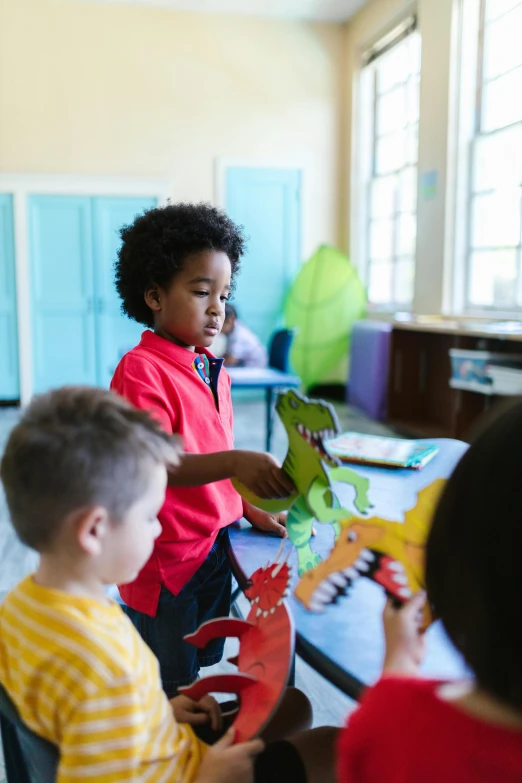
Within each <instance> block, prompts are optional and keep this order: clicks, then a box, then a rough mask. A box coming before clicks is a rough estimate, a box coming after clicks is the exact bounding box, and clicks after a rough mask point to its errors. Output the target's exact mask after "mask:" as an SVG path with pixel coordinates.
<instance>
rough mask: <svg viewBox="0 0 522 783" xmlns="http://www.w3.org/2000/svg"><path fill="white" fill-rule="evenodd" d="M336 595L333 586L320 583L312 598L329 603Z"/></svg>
mask: <svg viewBox="0 0 522 783" xmlns="http://www.w3.org/2000/svg"><path fill="white" fill-rule="evenodd" d="M336 593H337V588H336V587H335V585H332V584H330V583H329V582H321V584H320V585H319V587H316V589H315V590H314V597H318V598H319V600H321V599H322V600H324V601H331V600H332V598H333V597H334V595H335V594H336Z"/></svg>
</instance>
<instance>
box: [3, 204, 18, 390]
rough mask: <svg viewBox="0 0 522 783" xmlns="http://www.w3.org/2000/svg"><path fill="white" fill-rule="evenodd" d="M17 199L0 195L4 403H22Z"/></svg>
mask: <svg viewBox="0 0 522 783" xmlns="http://www.w3.org/2000/svg"><path fill="white" fill-rule="evenodd" d="M16 318H17V309H16V278H15V255H14V238H13V198H12V196H10V195H8V194H0V400H18V399H19V398H20V383H19V378H18V327H17V320H16Z"/></svg>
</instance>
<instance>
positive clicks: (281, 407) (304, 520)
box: [232, 391, 371, 576]
mask: <svg viewBox="0 0 522 783" xmlns="http://www.w3.org/2000/svg"><path fill="white" fill-rule="evenodd" d="M276 411H277V412H278V414H279V417H280V419H281V421H282V422H283V425H284V427H285V429H286V432H287V435H288V453H287V455H286V458H285V461H284V462H283V469H284V470H285V471H286V473H287V474H288V475H289V476H290V478H291V479H292V481H293V482H294V484H295V486H296V489H297V492H295V493H294V494H293V495H290V496H289V497H287V498H281V499H279V500H262V499H261V498H259V497H257V495H254V493H253V492H250V491H249V490H248V489H247V488H246V487H245V486H243V485H242V484H241V483H240V482H239V481H238V480H237V479H233V480H232V483H233V484H234V486H235V487H236V489H237V490H238V492H239V493H240V494H241V495H242V496H243V497H244V498H245V500H247V501H248V502H249V503H252V505H254V506H257V507H258V508H262V509H264V510H265V511H270V512H272V513H275V512H278V511H285V510H286V509H289V511H288V519H287V522H286V529H287V531H288V537H289V538H290V541H291V542H292V544H293V545H294V546H295V547H296V548H297V555H298V561H299V575H300V576H301V575H302V574H304V573H305V572H306V571H308V570H309V569H311V568H313V567H314V566H315V565H317V564H318V563H320V562H321V557H320V556H319V555H318V554H316V553H315V552H313V551H312V549H311V547H310V538H311V535H312V526H313V522H314V520H317V521H318V522H323V523H325V524H330V525H332V526H333V528H334V534H335V537H337V536H338V535H339V533H340V530H341V528H340V522H341V521H343V520H346V519H348V518H349V517H351V514H350V511H349V510H348V509H346V508H342V507H341V505H340V503H339V501H338V499H337V497H336V495H335V493H334V491H333V489H332V484H331V482H332V481H342V482H345V483H347V484H350V485H351V486H353V488H354V489H355V500H354V505H355V508H356V509H357V511H358V512H359V513H360V514H365V513H366V512H367V511H368V509H369V508H370V507H371V506H370V502H369V500H368V486H369V482H368V479H367V478H363V477H362V476H359V474H358V473H356V472H355V471H353V470H351V468H346V467H339V466H340V464H341V462H340V460H339V459H337V457H333V456H332V455H331V454H329V453H328V451H327V450H326V447H325V445H324V439H325V438H327V437H333V436H334V435H335V434H337V433H338V432H339V424H338V421H337V416H336V414H335V411H334V409H333V408H332V406H331V405H329V404H328V403H326V402H322V401H321V400H309V399H307V398H306V397H303V396H302V395H301V394H298V393H297V392H295V391H288V392H286V393H284V394H280V395H279V397H278V399H277V404H276ZM325 465H328V466H329V467H330V468H331V469H330V471H329V472H328V473H327V471H326V468H325Z"/></svg>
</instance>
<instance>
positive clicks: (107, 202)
mask: <svg viewBox="0 0 522 783" xmlns="http://www.w3.org/2000/svg"><path fill="white" fill-rule="evenodd" d="M156 203H157V202H156V199H155V198H144V197H141V198H126V197H122V198H115V197H106V198H105V197H104V198H102V197H100V198H94V199H93V238H94V245H93V248H94V287H95V292H96V297H95V310H96V358H97V378H98V384H99V385H100V386H105V387H108V386H109V383H110V381H111V378H112V375H113V373H114V370H115V369H116V365H117V364H118V362H119V360H120V358H121V357H122V356H123V354H124V353H126V352H127V351H128V350H130V348H133V347H134V346H135V345H136V344H137V343H138V342H139V341H140V336H141V333H142V332H143V330H144V329H145V327H144V326H143V325H142V324H137V323H136V321H132V320H131V319H130V318H127V316H125V315H123V314H122V312H121V302H120V299H119V297H118V294H117V293H116V288H115V286H114V262H115V260H116V256H117V253H118V249H119V247H120V244H121V240H120V236H119V229H120V228H121V227H122V226H123V225H126V224H128V223H131V222H132V221H133V220H134V218H135V216H136V215H137V214H139V213H140V212H143V211H144V210H145V209H152V208H153V207H155V206H156Z"/></svg>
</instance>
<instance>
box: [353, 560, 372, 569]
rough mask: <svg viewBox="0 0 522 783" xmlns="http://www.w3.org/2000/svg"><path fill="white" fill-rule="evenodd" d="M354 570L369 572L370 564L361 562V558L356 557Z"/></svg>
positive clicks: (364, 561)
mask: <svg viewBox="0 0 522 783" xmlns="http://www.w3.org/2000/svg"><path fill="white" fill-rule="evenodd" d="M354 565H355V567H356V569H357V570H358V571H369V570H370V564H369V563H367V562H366V560H363V559H362V557H358V558H357V560H356V561H355V563H354Z"/></svg>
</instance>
